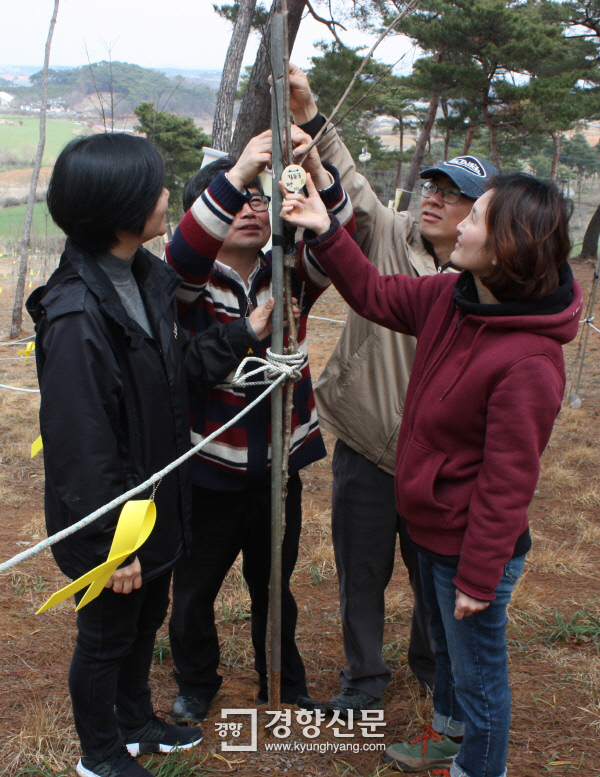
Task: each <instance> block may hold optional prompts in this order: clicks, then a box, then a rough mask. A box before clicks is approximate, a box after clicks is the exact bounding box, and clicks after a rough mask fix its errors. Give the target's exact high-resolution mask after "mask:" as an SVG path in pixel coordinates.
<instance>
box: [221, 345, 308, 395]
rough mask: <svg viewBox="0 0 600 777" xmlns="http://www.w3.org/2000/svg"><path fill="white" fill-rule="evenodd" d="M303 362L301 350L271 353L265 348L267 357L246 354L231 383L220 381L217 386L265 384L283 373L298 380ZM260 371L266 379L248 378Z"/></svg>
mask: <svg viewBox="0 0 600 777" xmlns="http://www.w3.org/2000/svg"><path fill="white" fill-rule="evenodd" d="M252 362H253V363H254V364H259V365H260V366H259V367H256V368H255V369H253V370H250V372H246V373H245V372H244V368H245V367H246V365H247V364H250V363H252ZM303 363H304V354H303V353H302V352H301V351H297V352H296V353H273V351H272V350H271V349H270V348H267V358H266V359H261V358H260V357H258V356H247V357H246V358H245V359H244V360H243V361H242V362H240V364H239V366H238V368H237V370H236V371H235V375H234V376H233V378H232V379H231V383H221V384H220V385H219V386H217V388H229V387H230V386H234V387H236V388H243V387H245V386H265V385H267V384H269V383H271V382H272V381H273V380H274V379H275V377H276V376H277V375H285V376H286V378H290V379H292V380H300V378H301V377H302V375H301V373H300V369H301V367H302V365H303ZM261 372H266V380H255V381H251V380H248V378H252V377H253V376H254V375H258V374H259V373H261Z"/></svg>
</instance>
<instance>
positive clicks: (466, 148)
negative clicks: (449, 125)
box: [462, 127, 475, 156]
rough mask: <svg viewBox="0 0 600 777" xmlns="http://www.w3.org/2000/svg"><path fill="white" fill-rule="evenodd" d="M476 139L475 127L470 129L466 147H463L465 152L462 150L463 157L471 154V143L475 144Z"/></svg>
mask: <svg viewBox="0 0 600 777" xmlns="http://www.w3.org/2000/svg"><path fill="white" fill-rule="evenodd" d="M474 137H475V127H469V130H468V132H467V135H466V137H465V145H464V146H463V150H462V153H463V156H464V155H465V154H468V153H469V149H470V148H471V143H472V142H473V138H474Z"/></svg>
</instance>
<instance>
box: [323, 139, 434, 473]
mask: <svg viewBox="0 0 600 777" xmlns="http://www.w3.org/2000/svg"><path fill="white" fill-rule="evenodd" d="M319 152H320V154H321V158H322V159H323V160H325V161H327V162H330V163H331V164H333V165H335V167H337V169H338V170H339V172H340V176H341V180H342V186H343V187H344V189H345V190H346V192H347V193H348V195H349V196H350V199H351V200H352V205H353V206H354V214H355V216H356V226H357V232H358V236H357V239H358V245H359V246H360V247H361V249H362V250H363V252H364V253H365V254H366V256H367V257H368V258H369V260H370V261H371V262H372V264H374V265H375V267H377V268H378V269H379V270H380V271H381V272H382V273H383V274H392V273H405V274H406V275H412V276H413V277H414V276H417V275H433V274H435V273H436V272H437V268H436V264H435V261H434V259H433V257H432V256H431V254H429V253H428V251H427V250H426V249H425V246H424V245H423V241H422V240H421V236H420V234H419V229H418V225H417V223H416V222H415V220H414V218H413V216H412V215H411V214H410V213H407V212H403V213H397V212H396V211H394V210H392V209H390V208H386V207H385V205H382V203H381V202H380V201H379V200H378V199H377V196H376V195H375V193H374V192H373V190H372V189H371V187H370V186H369V183H368V181H367V180H366V179H365V178H364V177H363V176H362V175H360V174H359V173H357V172H356V167H355V166H354V162H353V160H352V157H351V156H350V154H349V153H348V150H347V149H346V147H345V146H344V144H343V143H342V141H341V140H340V137H339V135H338V134H337V132H336V131H335V130H330V131H329V132H328V133H326V135H325V137H324V139H323V140H322V141H321V142H320V143H319ZM415 346H416V340H415V339H414V337H410V336H408V335H401V334H398V333H396V332H392V331H390V330H389V329H384V328H383V327H380V326H377V325H376V324H372V323H371V322H369V321H367V320H366V319H364V318H361V317H360V316H358V315H357V314H356V313H354V312H353V311H352V310H351V311H350V312H349V313H348V319H347V323H346V326H345V327H344V330H343V332H342V334H341V337H340V339H339V341H338V343H337V345H336V347H335V348H334V350H333V353H332V354H331V357H330V359H329V361H328V362H327V365H326V367H325V369H324V370H323V373H322V374H321V377H320V378H319V380H318V381H317V385H316V387H315V396H316V400H317V410H318V414H319V422H320V424H321V426H322V427H323V428H324V429H327V431H329V432H331V433H332V434H334V435H335V436H336V437H339V438H340V439H341V440H343V441H344V442H345V443H346V444H347V445H349V446H350V447H351V448H353V449H354V450H355V451H357V452H358V453H361V454H362V455H363V456H366V457H367V458H368V459H369V460H370V461H373V462H374V463H375V464H377V466H378V467H381V469H383V470H385V471H386V472H389V473H390V474H391V475H393V474H394V461H395V454H396V443H397V440H398V430H399V428H400V421H401V419H402V409H403V406H404V397H405V395H406V388H407V386H408V379H409V377H410V370H411V367H412V363H413V360H414V355H415Z"/></svg>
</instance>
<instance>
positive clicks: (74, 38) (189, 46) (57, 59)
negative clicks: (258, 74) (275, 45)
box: [0, 0, 414, 72]
mask: <svg viewBox="0 0 600 777" xmlns="http://www.w3.org/2000/svg"><path fill="white" fill-rule="evenodd" d="M215 2H216V0H215ZM269 5H270V3H269ZM53 7H54V2H53V0H13V2H10V0H2V24H1V25H0V69H1V67H2V66H3V65H4V66H6V65H25V66H28V65H31V66H39V67H40V68H41V66H42V63H43V57H44V46H45V42H46V37H47V35H48V25H49V23H50V17H51V15H52V9H53ZM340 34H341V37H342V39H343V41H344V43H346V44H347V45H349V46H363V45H366V46H369V47H370V46H371V45H372V42H373V41H374V40H375V38H369V37H368V36H366V35H365V34H364V33H362V32H359V31H357V30H349V31H348V32H347V33H344V32H343V31H342V32H341V33H340ZM230 36H231V25H230V24H229V23H228V22H226V21H225V20H223V19H221V18H220V17H219V16H217V14H216V13H215V12H214V10H213V7H212V2H211V0H102V2H98V0H61V2H60V6H59V10H58V19H57V23H56V27H55V30H54V37H53V40H52V51H51V56H50V67H52V66H59V65H68V66H71V67H75V66H80V65H85V64H87V62H88V55H89V60H90V61H92V62H96V61H98V60H100V59H106V58H107V50H110V51H111V54H112V58H113V60H119V61H124V62H130V63H133V64H136V65H141V66H142V67H155V68H161V67H174V68H181V69H182V70H183V69H203V70H221V68H222V67H223V62H224V60H225V54H226V52H227V46H228V43H229V38H230ZM322 39H325V40H332V37H331V34H330V33H329V32H328V30H327V29H326V28H325V27H324V26H323V25H320V24H317V23H316V22H315V21H314V20H313V19H304V20H303V22H302V24H301V26H300V30H299V33H298V37H297V38H296V44H295V46H294V50H293V52H292V61H294V62H295V63H296V64H298V65H299V66H300V67H308V66H309V65H310V62H309V58H310V57H311V56H313V55H315V54H318V51H317V50H316V49H315V48H314V47H313V43H314V42H316V41H318V40H322ZM257 46H258V37H257V36H256V35H252V36H251V40H250V41H249V44H248V47H247V50H246V56H245V59H244V63H243V64H244V65H250V64H252V63H253V62H254V58H255V54H256V49H257ZM404 52H406V55H405V58H404V61H403V63H404V64H405V68H404V70H403V72H410V66H411V64H412V59H413V56H414V54H413V53H412V51H411V46H410V44H408V43H406V42H405V41H404V39H402V38H399V37H394V38H390V39H389V40H386V41H384V42H383V43H382V44H381V46H380V47H379V48H378V49H377V52H376V56H377V58H379V59H381V60H383V61H385V62H387V63H389V64H392V63H393V62H395V61H396V60H397V59H399V58H400V57H401V56H402V54H403V53H404ZM365 53H366V50H365Z"/></svg>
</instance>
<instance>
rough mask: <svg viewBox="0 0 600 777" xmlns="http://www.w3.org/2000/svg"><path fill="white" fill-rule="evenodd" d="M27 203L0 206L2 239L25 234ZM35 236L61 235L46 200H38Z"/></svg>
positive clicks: (34, 214) (11, 238)
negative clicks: (6, 206) (49, 212)
mask: <svg viewBox="0 0 600 777" xmlns="http://www.w3.org/2000/svg"><path fill="white" fill-rule="evenodd" d="M26 212H27V205H15V206H14V207H12V208H0V240H2V239H3V240H18V239H20V238H21V237H22V235H23V226H24V224H25V213H26ZM31 234H32V236H33V237H38V238H43V237H46V235H48V236H50V237H53V236H55V235H61V234H62V232H61V230H60V229H59V228H58V227H57V226H56V224H55V223H54V222H53V221H52V219H51V218H50V215H49V214H48V209H47V207H46V203H45V202H36V204H35V208H34V211H33V224H32V227H31Z"/></svg>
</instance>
